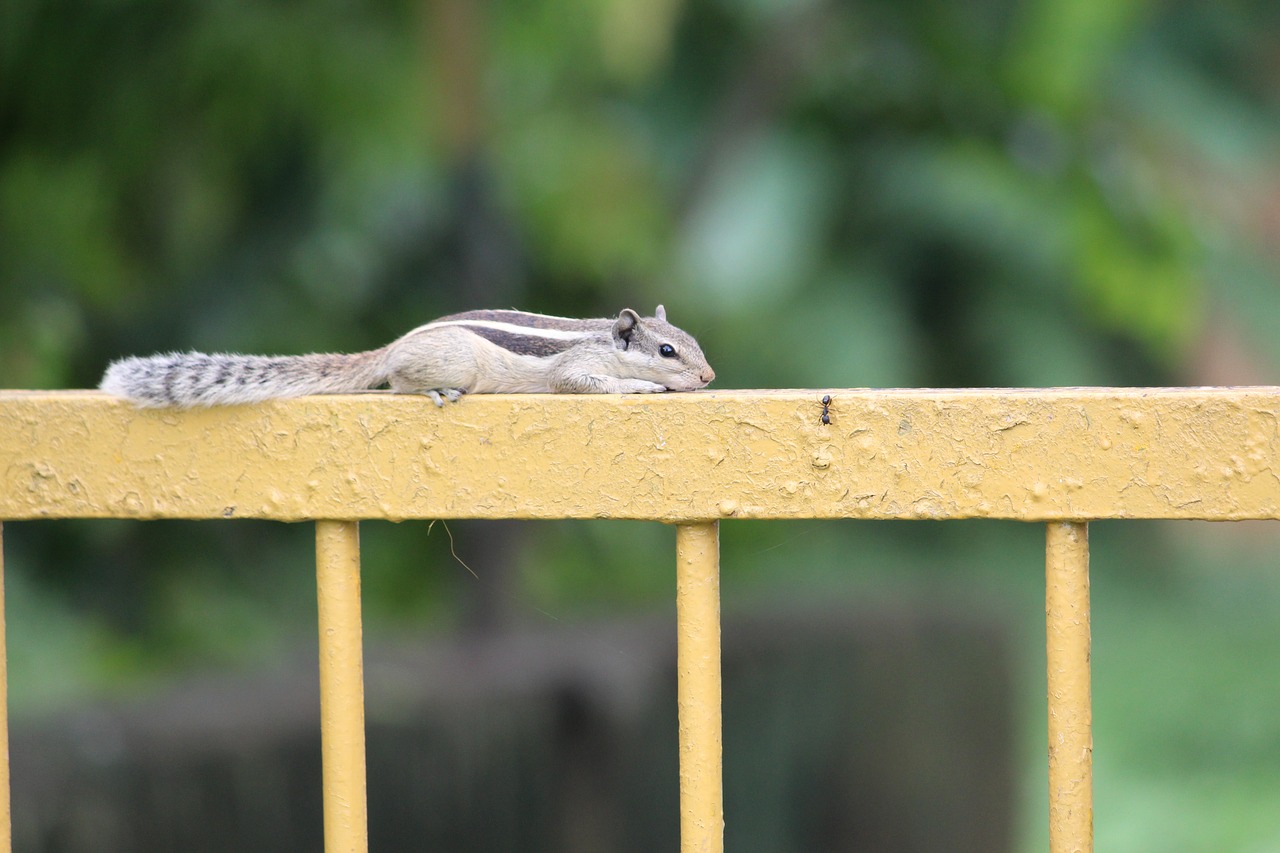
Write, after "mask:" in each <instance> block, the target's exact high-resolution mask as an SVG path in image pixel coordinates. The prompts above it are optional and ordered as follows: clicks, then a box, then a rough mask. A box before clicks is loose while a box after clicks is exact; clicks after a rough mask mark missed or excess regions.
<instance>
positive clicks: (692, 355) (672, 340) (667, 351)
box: [613, 305, 716, 391]
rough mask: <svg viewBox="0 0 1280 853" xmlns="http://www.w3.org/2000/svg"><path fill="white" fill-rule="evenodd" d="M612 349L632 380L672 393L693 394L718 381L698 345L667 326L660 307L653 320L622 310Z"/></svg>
mask: <svg viewBox="0 0 1280 853" xmlns="http://www.w3.org/2000/svg"><path fill="white" fill-rule="evenodd" d="M613 345H614V348H615V349H616V350H617V351H618V353H619V361H620V362H621V363H623V364H625V365H627V367H628V369H629V370H630V372H631V378H633V379H647V380H648V381H650V382H656V383H658V384H659V385H665V386H666V387H667V389H668V390H670V391H694V390H697V389H698V388H703V387H705V386H706V385H707V383H709V382H710V381H711V380H712V379H715V378H716V372H715V371H714V370H712V369H711V365H710V364H708V363H707V357H706V356H705V355H703V354H702V348H701V347H700V346H698V342H697V341H695V340H694V339H693V336H692V335H690V334H689V333H688V332H685V331H682V330H681V329H677V328H676V327H675V326H673V325H671V324H670V323H668V322H667V312H666V309H665V308H663V307H662V306H661V305H659V306H658V310H657V311H655V312H654V315H653V316H652V317H641V316H640V315H639V314H637V313H636V312H635V311H632V310H631V309H630V308H623V309H622V311H621V312H620V313H619V314H618V319H617V320H615V321H614V323H613Z"/></svg>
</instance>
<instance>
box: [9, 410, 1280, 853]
mask: <svg viewBox="0 0 1280 853" xmlns="http://www.w3.org/2000/svg"><path fill="white" fill-rule="evenodd" d="M824 394H830V395H831V397H832V402H831V406H830V423H829V424H825V423H823V422H822V420H821V417H820V416H821V409H820V406H819V405H818V401H819V400H820V399H821V397H822V396H823V395H824ZM1278 424H1280V388H1231V389H1229V388H1217V389H1205V388H1201V389H1113V388H1096V389H1078V388H1076V389H1049V390H1035V391H1032V390H1025V391H1023V390H1020V391H1013V390H990V391H930V390H920V391H866V390H849V391H827V390H824V391H821V392H817V391H718V392H700V393H693V394H666V395H657V396H639V395H638V396H626V397H615V396H582V397H577V396H544V395H524V396H492V397H470V398H467V399H465V400H463V401H462V402H461V403H460V404H458V405H454V406H447V407H445V408H444V409H436V408H435V407H434V406H432V405H431V404H430V403H429V402H428V401H426V400H424V399H420V398H413V397H398V396H393V395H357V396H346V397H312V398H304V399H300V400H293V401H285V402H278V403H270V404H263V405H259V406H240V407H229V408H219V409H207V410H200V411H189V412H175V411H170V410H151V411H138V410H135V409H133V408H131V407H130V406H128V405H125V404H123V403H120V402H119V401H116V400H113V399H111V398H108V397H105V396H103V395H100V394H95V393H91V392H0V476H3V478H4V479H3V482H2V483H0V519H7V520H23V519H34V518H135V519H154V518H270V519H277V520H282V521H315V522H316V558H317V559H316V563H317V585H318V594H319V605H320V607H319V612H320V617H319V618H320V626H319V627H320V676H321V681H320V688H321V697H320V698H321V717H322V720H321V725H322V752H323V785H324V799H325V845H326V850H328V851H330V853H333V851H344V853H345V851H363V850H365V849H367V840H366V836H367V832H366V819H365V768H364V705H363V674H362V664H361V629H360V568H359V532H358V521H359V520H361V519H367V518H385V519H393V520H394V519H410V518H418V519H436V518H630V519H651V520H658V521H664V522H667V523H671V524H674V525H675V526H676V530H677V537H676V549H677V559H676V562H677V573H676V576H677V586H676V598H677V602H676V603H677V622H678V625H677V628H678V646H677V657H678V661H677V663H678V672H679V685H678V701H679V712H680V715H679V720H680V722H679V725H680V808H681V824H680V825H681V847H682V849H683V850H685V851H694V850H697V851H719V850H722V849H723V828H724V817H723V800H722V777H721V762H720V756H721V725H720V614H719V608H720V596H719V520H720V519H722V518H738V519H766V518H790V519H797V518H862V519H892V518H913V519H954V518H1003V519H1016V520H1020V521H1035V522H1046V523H1047V531H1048V532H1047V542H1046V619H1047V622H1046V624H1047V650H1048V656H1047V660H1048V692H1049V779H1050V789H1049V797H1050V807H1049V808H1050V827H1049V832H1050V849H1051V850H1053V851H1067V850H1085V851H1087V850H1091V849H1092V835H1093V801H1092V749H1093V744H1092V735H1091V709H1090V701H1091V700H1090V686H1089V685H1090V677H1089V642H1090V639H1089V551H1088V527H1087V523H1088V521H1090V520H1092V519H1103V518H1174V519H1210V520H1219V521H1227V520H1240V519H1263V518H1265V519H1275V518H1280V476H1277V474H1276V472H1280V427H1278ZM2 568H3V563H2V562H0V570H2ZM2 604H3V600H2V599H0V605H2ZM2 617H3V613H2V611H0V618H2ZM0 624H2V623H0ZM2 651H3V649H2V648H0V652H2ZM2 666H3V655H2V654H0V667H2ZM2 675H3V669H0V676H2ZM4 685H5V682H4V679H3V678H0V699H3V693H2V691H3V690H4ZM0 708H3V702H0ZM3 723H4V720H2V719H0V737H2V738H4V741H3V742H0V751H3V752H4V756H7V734H5V732H7V726H5V725H3ZM0 757H3V756H0ZM0 784H2V785H3V786H4V787H3V791H2V792H0V793H2V794H3V797H2V799H3V803H4V805H3V809H4V813H3V820H2V821H0V822H2V823H3V827H2V829H0V832H3V844H2V845H0V850H3V851H7V850H8V849H9V840H8V839H9V820H8V817H9V815H8V809H9V806H8V803H9V798H8V764H7V760H5V761H0Z"/></svg>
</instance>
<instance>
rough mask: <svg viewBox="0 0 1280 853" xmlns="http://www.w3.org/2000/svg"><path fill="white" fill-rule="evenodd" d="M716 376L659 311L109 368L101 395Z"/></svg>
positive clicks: (432, 393)
mask: <svg viewBox="0 0 1280 853" xmlns="http://www.w3.org/2000/svg"><path fill="white" fill-rule="evenodd" d="M664 353H666V354H664ZM714 377H715V373H714V371H712V370H711V367H710V366H709V365H708V364H707V361H706V357H705V356H704V355H703V353H702V350H701V348H700V347H699V346H698V344H697V342H696V341H695V340H694V339H693V338H692V336H690V335H689V334H687V333H686V332H683V331H681V330H680V329H678V328H676V327H675V326H672V325H671V324H670V323H668V322H667V321H666V312H665V311H664V310H663V308H662V306H658V310H657V312H656V313H655V316H653V317H646V318H641V317H639V316H638V315H637V314H636V313H635V312H634V311H632V310H630V309H624V310H623V311H622V312H621V313H620V314H619V315H618V317H617V318H616V319H612V320H610V319H595V320H577V319H571V318H567V317H551V316H547V315H543V314H528V313H525V312H521V311H470V312H467V313H464V314H452V315H449V316H447V317H441V318H440V319H439V320H435V321H433V322H431V323H427V324H426V325H424V326H419V327H418V328H416V329H414V330H412V331H410V332H409V333H407V334H406V335H404V336H402V337H401V338H399V339H397V340H396V341H394V342H392V343H391V344H389V345H387V346H385V347H382V348H381V349H377V350H370V351H368V352H363V353H355V354H351V355H343V354H312V355H300V356H256V355H234V354H225V353H215V354H204V353H196V352H191V353H170V354H167V355H156V356H149V357H144V358H139V357H132V358H126V359H122V360H120V361H117V362H114V363H113V364H111V365H110V367H108V369H107V372H106V374H105V375H104V377H103V380H102V384H101V386H100V387H101V389H102V390H103V391H106V392H108V393H111V394H115V395H117V396H120V397H125V398H127V399H129V400H132V401H133V402H134V403H136V404H137V405H140V406H178V407H189V406H213V405H230V404H237V403H256V402H261V401H264V400H271V399H276V398H281V397H297V396H302V395H307V394H341V393H349V392H354V391H361V390H366V389H370V388H377V387H380V386H383V385H389V386H390V387H391V390H392V391H395V392H398V393H408V394H425V395H427V396H428V397H430V398H431V399H432V400H433V401H435V402H436V403H437V405H443V402H444V399H449V400H456V399H457V398H458V397H460V396H461V395H462V394H466V393H490V394H492V393H537V392H543V393H644V392H654V391H666V390H673V391H688V390H694V389H696V388H701V387H703V386H705V385H706V384H707V383H708V382H710V381H711V380H712V379H713V378H714Z"/></svg>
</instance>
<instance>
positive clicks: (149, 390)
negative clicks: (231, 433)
mask: <svg viewBox="0 0 1280 853" xmlns="http://www.w3.org/2000/svg"><path fill="white" fill-rule="evenodd" d="M385 362H386V358H385V349H380V350H371V351H369V352H362V353H356V354H354V355H336V354H335V355H328V354H316V355H228V354H223V353H214V354H205V353H200V352H186V353H169V354H167V355H153V356H147V357H137V356H134V357H132V358H124V359H121V360H119V361H116V362H113V363H112V364H111V365H110V366H109V367H108V368H107V372H106V374H104V375H103V377H102V384H101V385H99V386H98V387H99V388H101V389H102V390H103V391H106V392H107V393H108V394H115V395H116V396H118V397H125V398H127V399H129V400H132V401H133V402H134V403H136V404H138V405H139V406H179V407H183V408H186V407H190V406H225V405H234V404H237V403H258V402H261V401H263V400H275V399H279V398H281V397H301V396H303V395H306V394H344V393H350V392H352V391H361V390H364V389H366V388H376V387H378V386H379V385H382V384H383V383H385V382H386V381H387V376H386V367H385Z"/></svg>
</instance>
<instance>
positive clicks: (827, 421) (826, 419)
mask: <svg viewBox="0 0 1280 853" xmlns="http://www.w3.org/2000/svg"><path fill="white" fill-rule="evenodd" d="M818 405H820V406H822V418H821V420H822V425H823V426H831V395H830V394H823V395H822V402H821V403H819V404H818Z"/></svg>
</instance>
